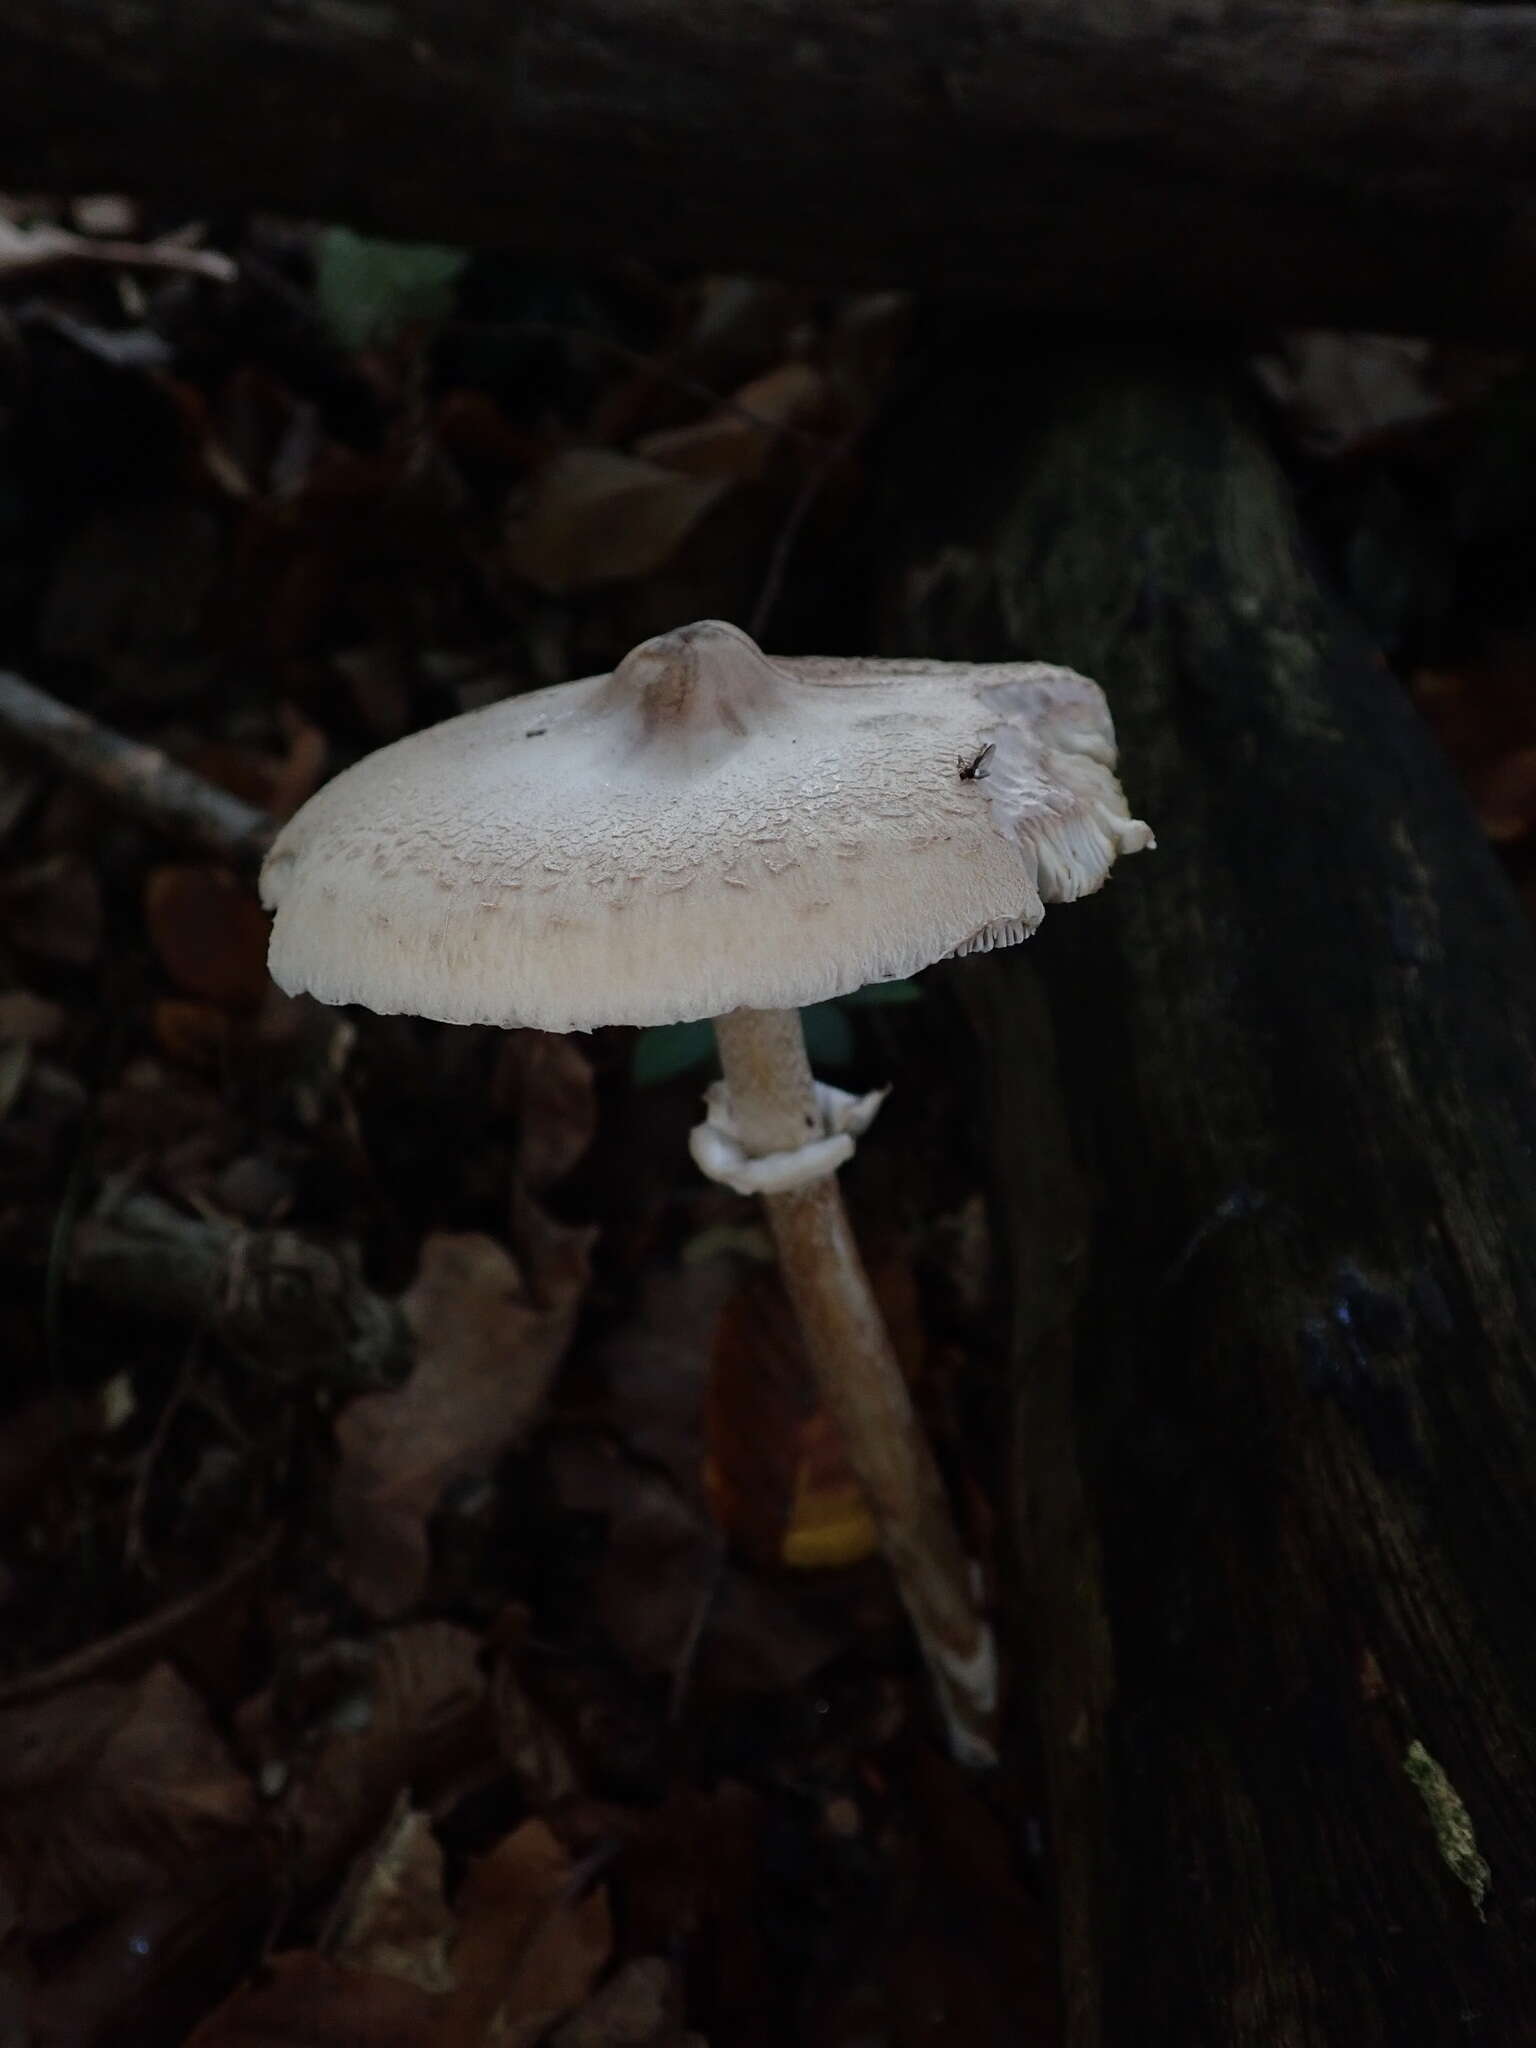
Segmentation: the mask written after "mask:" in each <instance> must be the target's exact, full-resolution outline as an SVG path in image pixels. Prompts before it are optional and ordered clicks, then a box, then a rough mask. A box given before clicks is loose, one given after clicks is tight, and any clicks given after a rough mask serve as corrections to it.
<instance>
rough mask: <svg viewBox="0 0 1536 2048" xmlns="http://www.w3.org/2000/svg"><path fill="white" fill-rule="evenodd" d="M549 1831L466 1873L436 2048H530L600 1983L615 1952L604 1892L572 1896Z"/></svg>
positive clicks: (513, 1843)
mask: <svg viewBox="0 0 1536 2048" xmlns="http://www.w3.org/2000/svg"><path fill="white" fill-rule="evenodd" d="M579 1891H580V1887H579V1883H578V1881H577V1877H576V1873H575V1872H574V1871H573V1870H572V1867H571V1860H570V1856H569V1855H568V1853H567V1851H566V1850H565V1848H564V1846H563V1845H562V1844H561V1843H560V1842H559V1841H558V1840H557V1838H556V1836H555V1835H554V1833H553V1831H552V1830H551V1829H550V1827H549V1825H548V1823H547V1822H545V1821H542V1820H539V1819H533V1820H526V1821H524V1822H523V1824H522V1826H521V1827H520V1828H517V1829H515V1830H514V1831H513V1833H511V1834H510V1835H508V1836H507V1837H506V1839H505V1840H504V1841H502V1842H499V1843H498V1844H497V1846H496V1847H495V1848H494V1849H493V1850H492V1851H491V1853H490V1854H489V1855H488V1856H483V1857H482V1858H481V1859H480V1861H479V1862H478V1863H476V1864H475V1865H474V1866H473V1867H472V1868H471V1870H470V1873H469V1876H468V1878H467V1879H466V1880H465V1883H464V1887H463V1889H462V1891H461V1892H460V1894H459V1897H458V1900H457V1902H456V1903H457V1908H458V1913H459V1919H460V1931H459V1939H458V1941H457V1943H456V1944H455V1947H454V1952H453V1968H454V1975H455V1977H456V1978H457V1979H458V1988H457V1990H456V1991H455V1992H454V1994H453V1997H452V1999H451V2000H450V2003H449V2012H448V2018H447V2022H446V2024H445V2026H444V2029H443V2041H442V2048H475V2044H478V2043H480V2042H481V2041H487V2042H495V2043H497V2044H498V2048H532V2043H534V2042H535V2041H538V2040H540V2039H541V2038H542V2037H543V2036H544V2035H545V2034H546V2033H547V2032H548V2031H549V2029H550V2028H551V2027H552V2026H553V2025H554V2024H555V2022H556V2021H557V2020H560V2019H562V2018H563V2017H564V2016H565V2014H567V2013H568V2012H571V2011H573V2010H574V2009H575V2008H576V2007H577V2006H578V2005H580V2004H581V2002H582V2000H583V1999H584V1998H585V1997H586V1996H587V1994H588V1992H590V1990H591V1989H592V1986H593V1985H594V1984H595V1983H596V1982H597V1979H598V1977H599V1976H600V1975H601V1973H602V1971H603V1969H604V1968H605V1967H606V1965H607V1962H608V1957H609V1955H610V1953H611V1952H612V1948H613V1921H612V1915H611V1914H610V1912H609V1909H608V1897H607V1894H606V1892H603V1891H595V1892H590V1893H588V1894H587V1895H586V1896H585V1897H580V1896H579Z"/></svg>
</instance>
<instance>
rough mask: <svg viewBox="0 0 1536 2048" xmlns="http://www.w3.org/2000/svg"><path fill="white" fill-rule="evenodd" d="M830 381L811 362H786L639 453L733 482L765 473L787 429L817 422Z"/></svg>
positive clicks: (643, 443) (649, 441)
mask: <svg viewBox="0 0 1536 2048" xmlns="http://www.w3.org/2000/svg"><path fill="white" fill-rule="evenodd" d="M826 398H827V380H826V378H825V377H824V376H823V374H822V372H821V371H820V370H818V369H815V368H813V366H812V365H811V364H810V363H799V362H791V363H781V364H780V365H779V366H778V368H777V369H774V370H770V371H769V372H768V373H767V375H766V376H763V377H755V378H753V380H752V382H751V383H750V384H744V385H743V386H742V387H741V389H740V390H739V391H738V392H736V393H735V395H734V397H733V400H732V403H731V405H730V406H729V407H722V408H721V410H720V411H719V412H715V413H711V414H710V416H709V418H708V419H704V420H694V421H692V422H690V423H689V425H687V426H685V427H664V428H662V429H661V430H660V431H659V432H657V433H654V434H647V435H646V436H645V437H644V439H643V440H640V441H637V442H636V443H635V453H636V454H637V455H640V456H643V457H645V459H646V460H647V461H650V462H659V463H662V464H663V465H664V466H665V467H667V468H669V469H679V470H685V471H686V472H687V473H688V475H690V476H712V477H723V478H725V479H727V480H732V479H741V478H746V477H754V476H757V475H759V474H760V473H761V471H762V469H763V467H764V465H765V464H766V463H767V461H768V458H769V456H770V455H771V454H772V453H773V451H774V449H775V448H776V447H777V446H778V444H779V441H780V439H781V437H782V433H783V429H784V428H785V427H789V426H799V425H800V424H801V423H802V422H804V421H807V420H810V419H813V418H814V417H815V415H816V414H817V413H818V412H819V411H820V410H821V408H822V407H823V406H824V404H825V403H826Z"/></svg>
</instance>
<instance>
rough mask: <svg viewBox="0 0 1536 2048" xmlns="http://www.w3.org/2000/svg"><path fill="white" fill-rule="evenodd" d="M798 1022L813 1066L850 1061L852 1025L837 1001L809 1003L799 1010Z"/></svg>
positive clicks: (830, 1065) (851, 1055) (851, 1054)
mask: <svg viewBox="0 0 1536 2048" xmlns="http://www.w3.org/2000/svg"><path fill="white" fill-rule="evenodd" d="M800 1023H801V1027H802V1028H803V1030H804V1032H805V1049H806V1051H807V1053H809V1055H810V1060H811V1066H812V1067H813V1068H815V1069H819V1068H821V1067H847V1066H851V1065H852V1064H853V1051H854V1047H853V1026H852V1025H851V1024H850V1023H849V1022H848V1019H847V1018H846V1017H845V1016H844V1015H843V1011H842V1006H841V1004H839V1003H812V1005H811V1007H810V1008H809V1009H808V1010H802V1011H801V1012H800Z"/></svg>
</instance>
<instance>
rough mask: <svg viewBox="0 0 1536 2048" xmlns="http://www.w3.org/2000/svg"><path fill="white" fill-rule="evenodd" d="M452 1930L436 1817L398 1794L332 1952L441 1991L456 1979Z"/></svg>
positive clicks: (378, 1971)
mask: <svg viewBox="0 0 1536 2048" xmlns="http://www.w3.org/2000/svg"><path fill="white" fill-rule="evenodd" d="M453 1933H454V1919H453V1915H452V1913H451V1912H450V1911H449V1909H448V1903H447V1900H446V1899H445V1898H444V1896H443V1852H442V1850H441V1849H440V1848H439V1846H438V1842H437V1837H436V1835H434V1834H433V1832H432V1823H431V1821H430V1820H429V1819H428V1817H427V1816H426V1814H424V1813H421V1812H419V1811H418V1810H417V1809H416V1808H415V1807H412V1806H409V1805H407V1804H405V1803H404V1801H401V1802H399V1803H398V1804H397V1805H396V1809H395V1811H394V1813H393V1814H392V1815H391V1816H390V1819H389V1823H388V1825H387V1826H386V1827H385V1830H384V1833H383V1835H382V1836H381V1837H380V1839H379V1841H378V1842H377V1843H376V1844H375V1846H374V1850H373V1853H372V1855H371V1856H370V1857H368V1859H367V1860H366V1863H365V1865H364V1868H363V1869H362V1871H361V1872H360V1873H359V1875H358V1877H357V1879H356V1881H355V1883H354V1885H353V1888H352V1895H351V1897H350V1899H349V1900H348V1902H347V1911H346V1915H345V1919H344V1922H343V1925H342V1929H341V1932H340V1934H339V1936H338V1937H337V1940H336V1942H335V1943H334V1945H333V1946H332V1949H331V1954H332V1957H333V1959H334V1960H335V1961H336V1962H338V1963H346V1964H348V1965H349V1966H350V1967H351V1968H353V1969H356V1970H367V1971H370V1972H372V1973H374V1974H376V1975H378V1976H381V1977H398V1978H400V1979H402V1980H403V1981H404V1982H405V1983H407V1984H414V1985H416V1986H417V1987H418V1989H420V1990H422V1991H430V1992H432V1993H433V1994H439V1993H442V1992H446V1991H449V1990H451V1989H452V1986H453V1972H452V1970H451V1968H450V1967H449V1961H448V1957H449V1950H450V1948H451V1947H452V1943H453Z"/></svg>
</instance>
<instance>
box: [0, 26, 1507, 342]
mask: <svg viewBox="0 0 1536 2048" xmlns="http://www.w3.org/2000/svg"><path fill="white" fill-rule="evenodd" d="M1533 103H1536V9H1533V8H1531V7H1528V6H1525V7H1491V6H1488V7H1478V6H1465V7H1462V6H1451V5H1436V4H1429V5H1420V6H1413V7H1399V6H1377V7H1371V6H1366V7H1362V6H1347V5H1335V6H1305V5H1302V6H1282V5H1275V4H1266V0H1195V4H1189V0H1093V4H1091V5H1090V4H1085V0H899V4H897V5H892V4H890V0H734V4H732V5H731V6H728V7H719V6H714V7H711V6H706V5H703V4H702V0H643V4H641V0H563V4H561V5H560V6H558V7H542V6H532V5H516V4H512V5H509V4H506V0H452V4H450V0H390V4H387V5H386V4H383V0H268V4H264V5H258V6H253V5H251V4H249V0H135V4H133V5H131V6H130V5H127V4H124V0H8V4H7V5H6V6H5V7H4V8H3V9H0V181H3V183H4V184H5V185H6V186H8V187H10V188H12V189H19V190H27V191H39V190H43V191H46V190H55V191H79V190H82V189H86V190H101V189H106V190H112V191H119V190H128V191H134V192H139V193H144V194H147V195H151V196H158V197H160V198H163V199H166V200H169V201H171V202H173V203H174V204H177V205H182V206H185V205H188V204H190V205H193V206H196V207H198V208H209V207H227V206H231V205H234V206H245V205H263V206H268V207H274V208H278V209H282V210H287V211H289V212H294V213H298V214H301V215H306V216H319V217H322V218H326V219H334V220H345V221H350V222H352V223H353V224H355V225H357V226H360V227H364V228H371V229H374V230H377V231H379V232H382V233H386V234H392V235H396V236H403V237H407V238H426V239H431V240H438V241H450V242H468V243H482V244H484V243H493V244H507V245H516V246H520V247H524V248H528V249H533V250H543V251H546V252H549V253H552V254H556V255H558V257H559V258H560V259H561V260H562V261H565V262H570V261H584V260H589V259H593V258H600V259H625V260H627V259H630V258H638V259H640V260H641V261H643V262H648V263H660V264H671V263H677V264H687V265H699V264H703V265H710V266H715V267H724V268H730V269H737V270H745V269H754V270H763V271H776V272H782V273H784V274H786V275H800V276H803V277H806V278H809V279H811V280H813V281H826V282H833V283H837V284H846V283H848V282H849V281H851V280H859V279H867V280H869V281H871V282H891V283H914V284H922V285H925V286H927V285H932V284H934V283H938V282H945V283H950V284H961V285H970V284H985V285H990V286H1001V287H1004V288H1006V289H1007V290H1009V291H1011V292H1014V293H1017V294H1020V295H1022V297H1023V298H1025V299H1027V300H1029V301H1032V302H1033V303H1035V304H1037V305H1040V306H1051V307H1075V308H1103V307H1108V308H1113V309H1115V310H1116V311H1118V312H1121V313H1129V314H1131V315H1133V316H1145V317H1149V318H1159V319H1161V318H1168V317H1174V318H1177V317H1181V316H1197V317H1204V318H1216V319H1220V320H1223V321H1228V322H1230V321H1235V320H1261V321H1271V320H1280V321H1286V322H1292V323H1297V322H1300V323H1308V322H1311V323H1324V324H1342V325H1358V326H1375V327H1398V328H1405V329H1407V330H1409V331H1413V332H1431V331H1461V332H1482V333H1495V334H1506V333H1513V332H1516V331H1523V332H1529V331H1530V330H1531V329H1532V328H1533V327H1536V124H1533V123H1532V121H1531V118H1530V109H1531V107H1532V105H1533Z"/></svg>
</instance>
